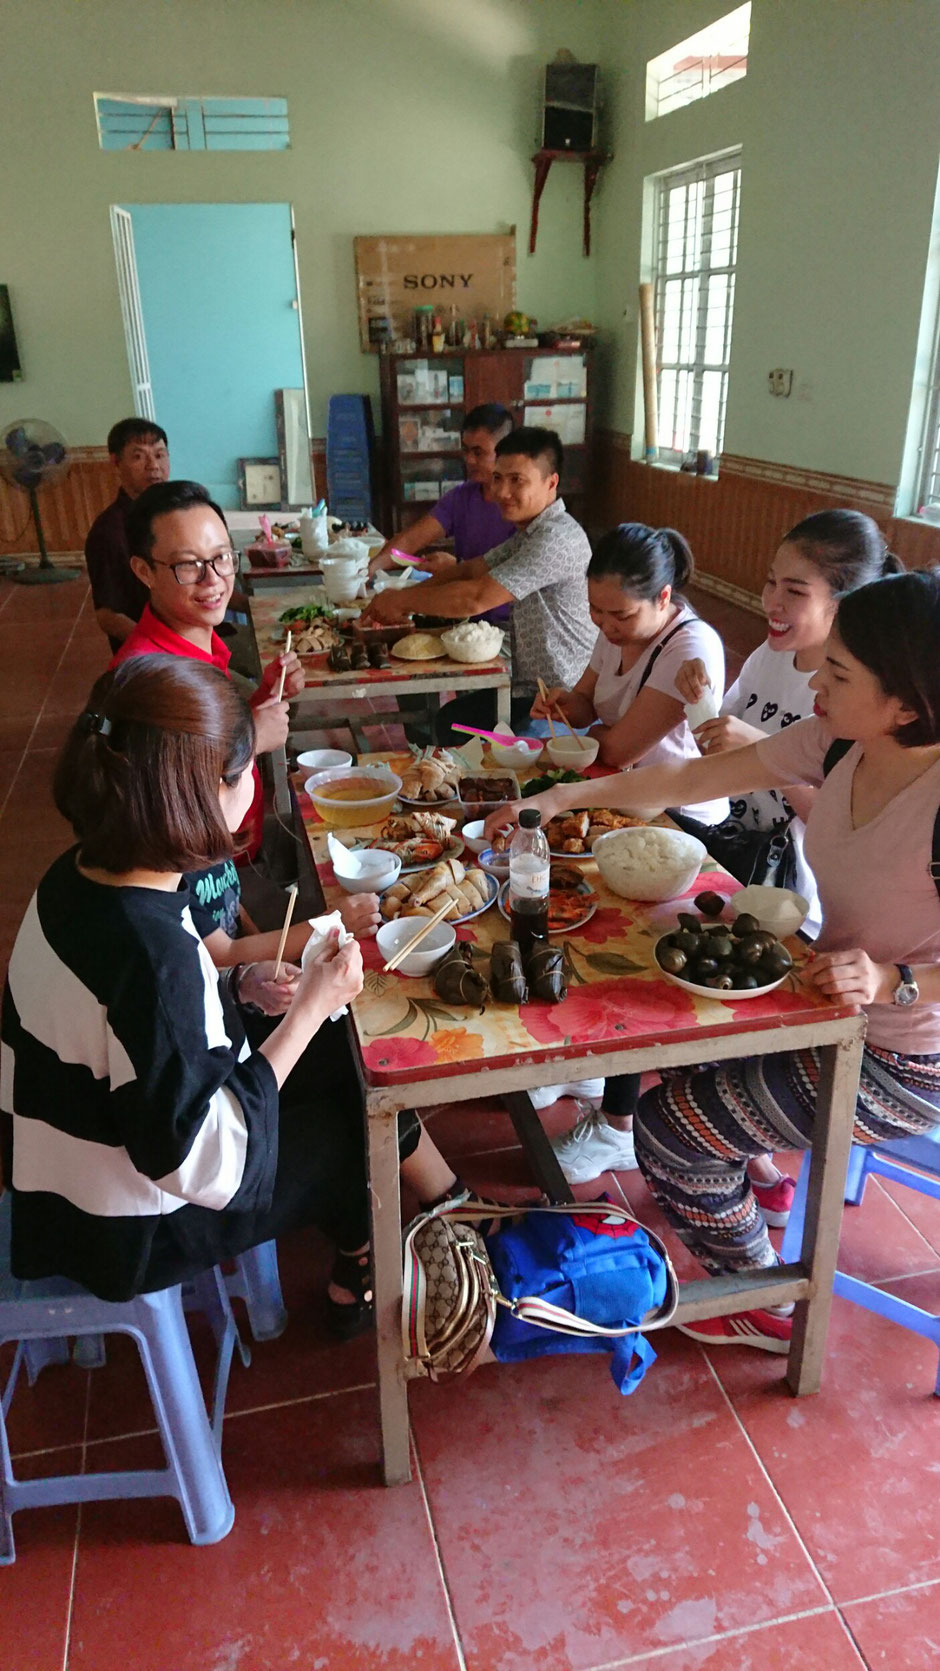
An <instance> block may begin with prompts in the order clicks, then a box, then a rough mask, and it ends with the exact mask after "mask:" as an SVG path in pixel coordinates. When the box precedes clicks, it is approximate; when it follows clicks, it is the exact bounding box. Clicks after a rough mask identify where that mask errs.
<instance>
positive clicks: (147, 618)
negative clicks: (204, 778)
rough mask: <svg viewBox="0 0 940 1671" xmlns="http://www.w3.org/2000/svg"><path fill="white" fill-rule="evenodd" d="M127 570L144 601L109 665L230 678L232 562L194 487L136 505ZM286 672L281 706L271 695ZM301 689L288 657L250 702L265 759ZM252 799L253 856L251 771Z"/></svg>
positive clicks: (159, 490) (214, 513)
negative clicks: (184, 659)
mask: <svg viewBox="0 0 940 1671" xmlns="http://www.w3.org/2000/svg"><path fill="white" fill-rule="evenodd" d="M127 539H128V545H129V547H130V552H131V557H130V566H131V569H132V570H133V572H134V574H135V575H136V577H137V579H138V580H139V581H140V582H141V584H142V585H143V586H144V588H145V589H146V591H147V593H148V594H149V598H148V602H147V603H146V604H145V606H144V609H143V612H142V614H141V617H140V620H139V621H138V622H137V624H136V626H135V627H134V629H133V631H132V632H131V633H130V634H129V635H128V637H127V638H125V640H124V642H123V644H122V645H121V646H120V648H119V649H118V650H117V652H116V654H115V655H114V656H113V657H112V659H111V664H110V665H111V666H112V667H116V666H117V665H118V663H119V662H122V661H127V660H128V659H129V658H130V657H131V656H146V655H154V654H160V655H170V656H190V657H192V658H193V660H195V661H207V662H211V664H212V665H213V666H214V667H218V668H221V670H222V672H223V673H227V672H228V664H229V655H230V652H229V650H228V647H227V646H226V645H225V644H224V643H223V641H222V639H221V638H220V637H219V635H218V633H217V632H216V630H215V629H216V627H217V626H218V625H219V623H220V622H221V621H222V619H223V618H224V615H225V611H226V609H227V608H228V602H229V599H230V597H231V595H232V589H233V587H234V584H235V572H236V567H237V557H236V554H235V552H234V551H233V550H232V544H231V540H230V538H229V532H228V529H227V528H226V526H225V519H224V517H223V515H222V512H221V510H220V509H219V507H218V505H217V504H215V502H214V501H213V500H212V499H210V498H209V495H208V493H207V492H206V490H205V488H204V487H202V486H201V485H200V484H199V482H182V481H181V482H158V483H156V484H155V485H154V486H153V487H148V488H147V489H146V490H145V491H144V492H143V493H141V494H140V496H139V497H138V498H137V499H136V500H135V502H134V504H133V506H132V508H131V511H130V514H129V516H128V518H127ZM282 668H283V669H284V670H285V678H284V699H283V700H282V701H280V702H279V701H278V700H277V695H276V687H277V686H278V684H279V683H280V678H281V670H282ZM303 688H304V675H303V669H302V667H301V665H300V661H299V659H298V658H297V656H295V655H294V654H293V653H291V654H290V655H289V656H283V655H282V656H276V657H275V659H274V661H272V662H271V663H270V664H269V665H268V666H267V667H266V668H265V669H264V672H263V673H262V675H261V682H260V684H259V685H258V688H257V690H256V691H255V692H254V695H253V696H252V697H251V698H250V700H251V705H252V709H253V711H254V718H255V736H256V752H257V753H258V754H268V753H270V752H271V750H272V749H276V748H283V746H284V744H285V743H286V741H287V726H288V707H287V698H288V697H291V696H299V694H300V692H301V691H302V690H303ZM255 777H256V782H255V799H254V801H253V803H252V808H251V813H250V814H249V821H250V823H251V827H252V833H253V840H252V851H253V852H257V850H258V847H259V846H260V832H261V824H262V817H263V806H262V791H261V780H260V778H259V777H258V775H257V767H256V768H255Z"/></svg>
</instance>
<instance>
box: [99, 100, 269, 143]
mask: <svg viewBox="0 0 940 1671" xmlns="http://www.w3.org/2000/svg"><path fill="white" fill-rule="evenodd" d="M95 114H96V116H97V120H98V142H99V144H100V146H101V149H102V151H286V150H288V149H289V147H290V129H289V127H288V121H287V100H286V99H243V98H238V99H209V98H184V97H171V96H169V95H167V96H162V95H161V96H159V97H156V96H155V97H152V98H145V97H139V96H138V95H136V94H128V95H125V96H121V95H119V94H113V93H96V94H95Z"/></svg>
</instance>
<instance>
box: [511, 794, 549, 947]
mask: <svg viewBox="0 0 940 1671" xmlns="http://www.w3.org/2000/svg"><path fill="white" fill-rule="evenodd" d="M541 825H542V814H541V813H540V812H539V810H538V808H537V807H534V806H531V807H524V808H523V810H522V811H521V812H520V814H519V828H518V829H517V831H516V833H515V835H514V836H513V838H512V843H511V845H510V848H509V920H510V926H511V930H512V937H513V939H514V940H515V941H516V942H517V943H518V946H519V950H520V952H521V954H522V958H523V961H525V959H526V958H527V957H528V955H529V952H530V951H531V950H532V947H533V944H537V943H538V942H539V941H547V939H548V888H549V856H548V842H547V841H546V839H545V833H544V831H543V830H542V827H541Z"/></svg>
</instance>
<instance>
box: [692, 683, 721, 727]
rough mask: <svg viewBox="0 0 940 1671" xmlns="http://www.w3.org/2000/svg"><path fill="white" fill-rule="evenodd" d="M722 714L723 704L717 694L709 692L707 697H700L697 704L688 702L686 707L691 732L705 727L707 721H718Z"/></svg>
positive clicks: (706, 693) (706, 694)
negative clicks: (701, 726) (702, 726)
mask: <svg viewBox="0 0 940 1671" xmlns="http://www.w3.org/2000/svg"><path fill="white" fill-rule="evenodd" d="M720 712H721V704H720V702H719V701H718V698H717V696H716V695H715V692H714V691H713V690H707V691H706V692H705V695H704V696H700V697H699V699H698V701H697V702H687V703H686V705H685V717H686V719H687V720H688V724H689V730H690V731H697V730H698V727H699V726H700V725H704V724H705V722H706V720H710V719H717V718H718V715H719V713H720Z"/></svg>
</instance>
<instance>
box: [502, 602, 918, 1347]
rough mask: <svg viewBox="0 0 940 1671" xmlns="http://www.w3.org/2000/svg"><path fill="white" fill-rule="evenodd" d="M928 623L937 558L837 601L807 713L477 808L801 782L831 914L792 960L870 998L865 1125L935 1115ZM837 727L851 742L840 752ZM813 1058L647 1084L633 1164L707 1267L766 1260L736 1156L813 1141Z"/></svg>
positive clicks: (705, 1336)
mask: <svg viewBox="0 0 940 1671" xmlns="http://www.w3.org/2000/svg"><path fill="white" fill-rule="evenodd" d="M938 643H940V572H938V571H936V570H934V571H933V572H931V573H923V572H922V573H914V574H898V575H892V576H890V577H889V578H887V579H884V580H876V581H874V582H873V583H872V584H871V585H868V586H863V587H860V588H858V589H857V590H856V591H853V592H850V593H849V594H848V595H847V596H846V597H844V598H843V599H842V600H841V602H840V604H839V608H838V612H837V616H836V620H835V623H834V625H833V629H832V632H831V633H830V636H829V638H828V640H827V644H826V653H825V657H824V659H823V662H822V665H821V666H820V667H819V668H818V669H817V671H816V672H815V673H814V674H813V677H812V687H813V691H814V693H815V702H814V708H815V716H814V717H813V718H810V719H806V720H802V721H800V722H798V723H797V724H795V725H793V726H789V727H787V728H785V729H784V730H783V731H778V732H777V733H776V735H774V736H772V737H765V736H762V737H761V738H760V740H759V741H758V742H757V743H752V744H747V745H745V747H743V748H737V749H732V750H730V751H728V752H727V753H721V754H714V755H712V754H709V755H705V756H703V757H702V758H701V759H699V760H694V761H686V762H684V763H682V764H680V765H678V766H676V765H671V766H654V767H652V768H650V770H648V771H645V772H640V773H637V774H636V777H635V779H631V778H621V777H618V776H617V775H613V776H610V777H607V778H601V779H599V780H598V781H597V782H596V783H591V784H590V786H587V785H584V784H570V785H569V784H559V785H558V786H556V787H555V788H554V789H550V790H548V791H547V792H546V793H545V794H542V795H539V796H536V797H535V798H534V799H533V800H530V801H524V802H513V803H510V804H509V805H507V806H504V807H501V808H500V809H499V813H498V814H493V815H492V816H491V819H490V821H489V822H490V823H491V824H495V822H496V819H497V817H499V818H500V819H505V818H506V816H507V815H509V816H510V817H512V818H516V817H517V816H518V812H519V809H520V807H521V806H536V807H538V808H539V810H540V812H541V814H542V817H543V819H545V820H547V819H548V818H550V817H554V816H555V815H556V814H564V813H567V812H569V811H573V810H574V809H576V808H577V807H578V806H579V805H584V804H587V802H588V800H590V803H591V804H592V805H594V806H596V805H597V798H598V791H601V792H603V796H604V802H605V804H606V805H607V806H611V807H615V808H617V809H619V810H623V811H630V810H631V806H636V805H647V806H651V805H656V804H659V805H660V806H661V805H663V804H664V803H666V804H668V803H670V802H672V801H675V800H678V799H685V798H687V797H691V796H693V795H703V794H704V795H720V794H727V795H738V794H741V793H743V792H745V791H746V792H748V793H751V792H752V791H755V790H767V789H770V788H774V787H779V786H781V785H784V786H785V785H787V784H792V783H804V784H809V785H810V786H812V787H813V788H814V789H815V790H816V795H815V799H814V801H813V805H812V807H811V808H810V813H809V817H808V819H807V826H806V851H807V858H808V859H809V862H810V864H811V865H812V867H813V870H814V873H815V875H816V878H817V881H818V884H819V896H820V899H821V901H822V907H823V926H822V930H821V932H820V935H819V939H818V941H817V944H816V948H815V955H814V957H813V958H812V960H811V961H809V962H808V963H806V964H804V965H803V967H802V969H801V971H800V978H801V980H802V981H803V982H805V983H807V984H809V985H811V986H815V987H816V988H817V989H818V991H819V992H820V993H822V994H824V995H825V997H826V998H828V999H829V1000H830V1001H831V1002H833V1003H836V1004H843V1005H858V1006H860V1008H861V1009H862V1010H863V1011H864V1013H865V1016H866V1018H867V1033H866V1037H865V1046H864V1050H863V1053H862V1062H861V1073H860V1078H859V1087H858V1095H857V1101H856V1107H855V1127H854V1132H853V1137H854V1140H855V1141H856V1142H858V1143H865V1144H877V1143H886V1142H889V1141H891V1140H893V1139H896V1138H898V1137H902V1136H906V1135H910V1134H918V1133H926V1132H931V1133H933V1132H936V1130H937V1128H938V1126H940V897H938V882H937V879H936V876H935V874H934V871H933V854H934V850H935V846H936V832H937V819H938V809H940V657H938V655H937V645H938ZM835 741H839V742H841V743H842V744H843V745H846V752H844V753H840V754H839V757H838V759H837V761H836V762H835V763H833V753H834V752H836V751H832V744H833V743H834V742H835ZM827 766H828V767H829V770H828V771H827ZM822 1066H823V1063H822V1059H821V1052H820V1050H819V1049H817V1048H812V1049H801V1050H792V1049H791V1050H782V1051H779V1052H777V1053H773V1052H772V1053H770V1054H769V1055H762V1056H761V1055H758V1056H750V1057H744V1058H741V1059H739V1060H736V1061H729V1062H724V1063H721V1064H719V1065H713V1066H707V1065H703V1066H702V1067H701V1068H699V1069H692V1070H684V1071H683V1072H682V1073H680V1074H678V1075H674V1076H670V1077H669V1078H668V1079H665V1080H663V1081H662V1083H661V1084H660V1085H658V1086H656V1087H655V1088H654V1089H652V1090H649V1091H647V1092H645V1093H644V1095H643V1096H642V1097H641V1098H640V1103H639V1108H638V1111H637V1117H636V1155H637V1160H638V1162H639V1165H640V1170H641V1171H642V1173H643V1175H644V1177H645V1179H646V1181H647V1183H648V1184H649V1187H650V1189H651V1191H652V1193H653V1195H654V1196H655V1198H656V1200H657V1202H658V1203H659V1205H660V1207H662V1209H663V1210H664V1212H665V1213H666V1216H667V1217H668V1219H669V1221H670V1223H671V1224H672V1225H673V1226H674V1227H675V1229H676V1230H677V1231H678V1233H679V1235H680V1237H681V1239H682V1240H683V1242H685V1244H686V1246H687V1247H689V1248H690V1249H691V1251H692V1252H693V1253H694V1254H695V1255H696V1257H697V1258H698V1259H699V1260H700V1261H701V1262H702V1264H703V1265H704V1266H705V1267H706V1269H707V1270H708V1271H709V1272H711V1273H713V1274H718V1273H720V1272H723V1271H734V1270H742V1269H752V1268H754V1267H765V1266H771V1265H773V1264H774V1263H775V1262H776V1254H775V1252H774V1249H773V1247H772V1246H771V1244H770V1240H769V1238H768V1235H767V1229H766V1225H765V1224H764V1222H763V1219H762V1217H761V1215H760V1212H759V1210H758V1206H757V1203H756V1201H755V1199H754V1195H753V1192H752V1190H751V1187H750V1183H749V1181H748V1177H747V1172H746V1162H747V1160H748V1158H749V1157H750V1156H752V1155H754V1154H756V1153H759V1152H760V1151H761V1150H763V1149H764V1148H766V1147H767V1145H768V1144H769V1143H773V1142H774V1140H775V1139H776V1140H777V1141H778V1142H779V1144H780V1146H781V1147H782V1146H786V1147H787V1148H799V1149H810V1148H812V1143H813V1127H814V1121H815V1114H816V1086H817V1083H818V1080H819V1076H820V1072H821V1070H822ZM604 1164H605V1165H608V1164H609V1161H607V1160H605V1161H604ZM680 1327H682V1329H683V1332H684V1333H686V1334H691V1335H693V1336H694V1337H695V1338H696V1339H698V1340H701V1341H703V1342H704V1343H705V1344H710V1345H715V1346H721V1345H734V1344H740V1345H746V1346H751V1347H758V1348H760V1349H761V1350H764V1351H770V1352H780V1353H784V1352H786V1351H787V1350H788V1348H789V1343H790V1319H789V1317H788V1316H785V1315H781V1313H780V1312H776V1311H756V1310H755V1311H750V1312H745V1313H743V1314H741V1315H740V1316H736V1317H721V1318H710V1319H708V1320H707V1321H703V1322H694V1323H690V1324H687V1325H680Z"/></svg>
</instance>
